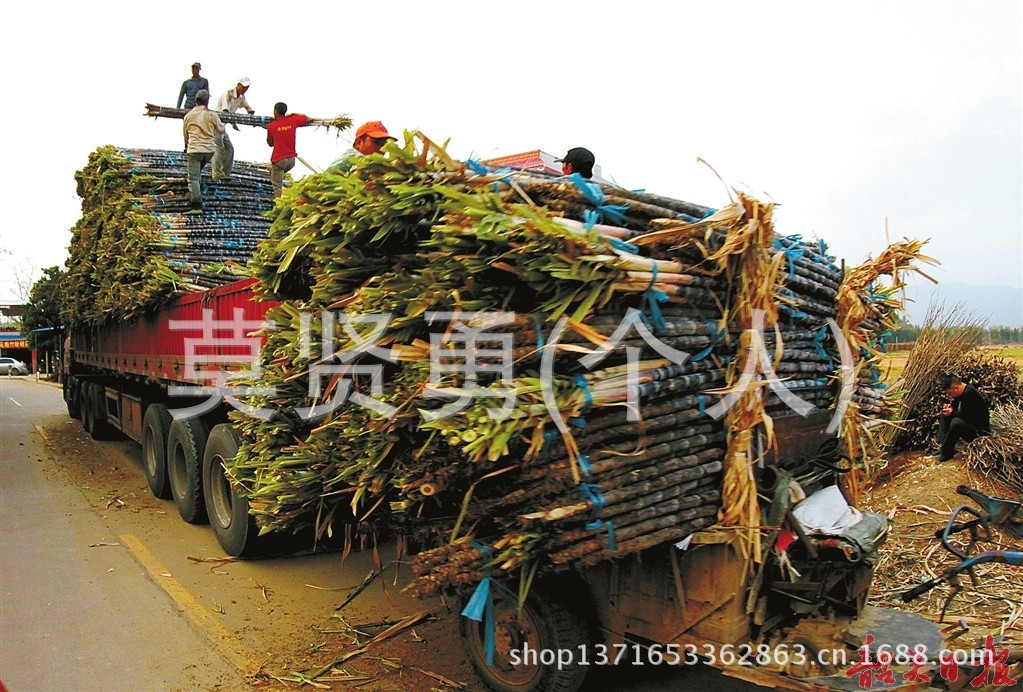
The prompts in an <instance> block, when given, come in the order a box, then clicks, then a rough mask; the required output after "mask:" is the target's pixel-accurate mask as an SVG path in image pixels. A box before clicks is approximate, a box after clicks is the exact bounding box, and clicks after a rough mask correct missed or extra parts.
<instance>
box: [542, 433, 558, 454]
mask: <svg viewBox="0 0 1023 692" xmlns="http://www.w3.org/2000/svg"><path fill="white" fill-rule="evenodd" d="M557 437H558V431H557V430H544V432H543V447H541V448H540V456H541V457H543V458H544V459H549V458H550V456H551V444H552V443H553V442H554V440H555V439H556V438H557Z"/></svg>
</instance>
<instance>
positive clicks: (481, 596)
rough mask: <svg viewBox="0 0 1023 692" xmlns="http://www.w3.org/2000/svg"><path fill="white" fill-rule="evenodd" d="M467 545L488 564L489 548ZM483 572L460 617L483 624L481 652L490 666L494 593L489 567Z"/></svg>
mask: <svg viewBox="0 0 1023 692" xmlns="http://www.w3.org/2000/svg"><path fill="white" fill-rule="evenodd" d="M469 545H471V546H472V547H473V548H475V549H476V550H478V551H480V555H481V556H482V558H483V564H484V565H486V564H487V563H488V562H490V555H491V550H490V547H489V546H486V545H483V544H482V543H480V542H479V541H469ZM484 570H485V573H486V576H484V577H483V579H482V580H481V581H480V583H479V585H478V586H477V587H476V590H475V591H473V592H472V596H470V597H469V602H468V603H466V604H465V608H463V609H462V615H463V616H464V617H467V618H469V619H470V620H474V621H476V622H482V623H483V651H484V653H485V654H486V658H487V665H488V666H492V665H494V651H495V649H496V646H495V640H496V637H495V633H496V623H495V621H494V593H493V589H492V588H491V584H492V582H493V580H492V578H491V576H490V567H484Z"/></svg>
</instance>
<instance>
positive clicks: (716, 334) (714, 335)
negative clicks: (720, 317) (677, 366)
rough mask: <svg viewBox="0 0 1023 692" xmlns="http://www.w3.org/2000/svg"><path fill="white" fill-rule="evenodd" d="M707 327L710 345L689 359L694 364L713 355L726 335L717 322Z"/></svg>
mask: <svg viewBox="0 0 1023 692" xmlns="http://www.w3.org/2000/svg"><path fill="white" fill-rule="evenodd" d="M707 327H708V328H709V329H710V343H709V344H708V345H707V348H705V349H703V350H702V351H700V352H699V353H697V354H696V355H695V356H693V357H692V358H690V359H689V360H690V361H692V362H694V363H695V362H697V361H701V360H703V359H704V358H706V357H707V356H709V355H710V354H711V353H713V352H714V347H715V346H717V345H718V342H719V341H721V337H722V336H723V335H724V333H725V330H724V329H718V325H717V322H708V323H707ZM701 413H702V412H701Z"/></svg>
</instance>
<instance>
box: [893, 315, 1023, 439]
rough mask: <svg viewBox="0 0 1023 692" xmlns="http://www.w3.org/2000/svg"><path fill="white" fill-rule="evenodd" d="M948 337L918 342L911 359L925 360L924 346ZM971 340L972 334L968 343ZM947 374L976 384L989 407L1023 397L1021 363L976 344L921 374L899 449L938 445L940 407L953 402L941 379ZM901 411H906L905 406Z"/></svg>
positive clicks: (901, 421) (902, 425)
mask: <svg viewBox="0 0 1023 692" xmlns="http://www.w3.org/2000/svg"><path fill="white" fill-rule="evenodd" d="M945 337H946V340H947V339H949V338H952V339H954V338H955V337H954V335H952V334H946V335H945ZM946 340H942V341H940V342H934V341H933V340H932V339H930V338H928V340H927V342H926V343H925V342H920V343H918V345H917V346H916V347H915V348H914V350H913V351H911V352H910V360H909V361H908V363H912V362H913V357H914V354H917V355H918V356H919V357H920V360H919V361H918V362H920V363H922V362H923V361H924V360H926V357H925V356H926V351H927V349H926V348H925V347H926V345H927V344H928V343H943V344H944V343H946ZM972 341H973V339H972V337H970V338H969V340H968V341H967V342H965V343H967V344H968V343H970V342H972ZM917 349H920V350H919V351H918V350H917ZM907 370H908V365H907ZM944 375H956V376H958V377H959V378H960V379H961V380H962V381H963V382H966V383H969V384H971V385H973V386H974V387H976V388H977V390H978V391H979V392H980V393H981V395H982V396H983V397H984V399H985V400H986V401H987V402H988V406H989V408H990V409H994V408H995V407H998V406H1003V405H1007V404H1012V403H1014V402H1018V401H1021V400H1023V372H1021V369H1020V367H1019V366H1018V365H1016V364H1015V363H1013V362H1011V361H1008V360H1006V359H1004V358H1002V357H1000V356H998V355H997V354H996V353H992V352H990V351H987V350H984V349H982V348H976V347H974V348H972V349H971V350H967V351H964V352H962V353H960V354H959V355H958V356H957V357H956V358H954V359H952V360H945V359H943V360H942V365H941V367H940V368H938V369H935V370H934V371H933V372H930V373H928V375H927V376H925V377H924V376H921V377H920V379H921V380H923V381H922V382H920V383H919V384H918V385H917V386H918V388H920V389H922V390H923V391H922V392H921V393H918V395H917V397H916V401H915V404H914V405H913V407H912V408H911V409H909V410H908V411H907V412H906V413H905V418H903V419H901V420H900V421H899V423H900V427H901V431H900V435H899V437H898V438H897V448H898V449H900V450H909V449H930V448H932V447H935V446H936V444H937V434H938V424H939V421H940V416H941V409H942V407H943V406H944V405H945V404H947V403H950V400H949V398H948V395H947V394H946V393H945V390H944V387H943V383H942V376H944ZM907 386H908V385H907ZM899 415H900V416H902V415H903V413H902V410H900V411H899Z"/></svg>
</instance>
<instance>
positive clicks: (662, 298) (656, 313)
mask: <svg viewBox="0 0 1023 692" xmlns="http://www.w3.org/2000/svg"><path fill="white" fill-rule="evenodd" d="M655 283H657V261H656V260H654V262H653V271H652V272H651V273H650V285H649V286H647V289H646V290H645V291H643V307H645V308H646V315H647V316H649V318H650V322H651V325H650V328H651V330H652V331H653V332H654V334H663V333H664V332H666V331H667V330H668V324H667V323H666V322H665V321H664V314H663V313H662V312H661V303H666V302H668V295H667V294H666V293H665V292H664V291H660V290H657V289H656V288H654V284H655Z"/></svg>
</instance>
